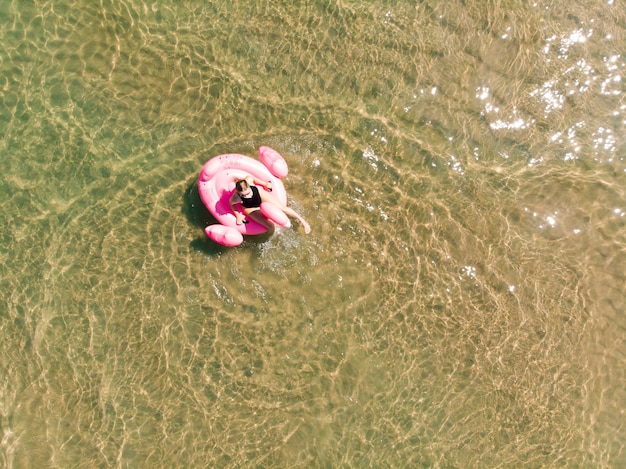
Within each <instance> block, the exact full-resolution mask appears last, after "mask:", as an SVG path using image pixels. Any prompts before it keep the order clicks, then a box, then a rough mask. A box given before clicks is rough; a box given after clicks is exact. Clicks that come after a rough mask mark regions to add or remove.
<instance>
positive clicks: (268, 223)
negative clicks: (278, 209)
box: [246, 209, 274, 234]
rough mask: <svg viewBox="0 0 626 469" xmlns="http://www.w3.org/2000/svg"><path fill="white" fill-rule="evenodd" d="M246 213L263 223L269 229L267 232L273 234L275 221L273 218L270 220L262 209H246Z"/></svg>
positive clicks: (252, 218)
mask: <svg viewBox="0 0 626 469" xmlns="http://www.w3.org/2000/svg"><path fill="white" fill-rule="evenodd" d="M246 215H247V216H248V218H250V219H251V220H254V221H255V222H257V223H259V224H260V225H263V226H264V227H265V228H266V229H267V232H268V233H269V234H272V233H273V232H274V223H273V222H272V221H271V220H268V218H267V217H266V216H265V215H263V213H261V210H259V209H256V210H252V211H250V212H248V211H246Z"/></svg>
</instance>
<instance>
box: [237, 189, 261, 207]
mask: <svg viewBox="0 0 626 469" xmlns="http://www.w3.org/2000/svg"><path fill="white" fill-rule="evenodd" d="M250 189H252V195H251V196H250V197H242V196H241V194H239V198H240V199H241V205H243V206H244V207H245V208H258V207H260V206H261V194H259V189H257V187H256V186H250Z"/></svg>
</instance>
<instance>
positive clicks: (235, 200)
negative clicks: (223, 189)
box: [228, 192, 243, 225]
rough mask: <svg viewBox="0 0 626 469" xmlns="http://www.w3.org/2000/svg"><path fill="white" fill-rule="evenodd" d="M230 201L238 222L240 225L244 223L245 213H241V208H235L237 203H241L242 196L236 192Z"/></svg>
mask: <svg viewBox="0 0 626 469" xmlns="http://www.w3.org/2000/svg"><path fill="white" fill-rule="evenodd" d="M228 203H229V204H230V209H231V210H232V211H233V213H234V214H235V218H236V219H237V222H236V223H237V224H238V225H241V224H242V223H243V215H242V214H241V212H240V211H239V210H236V209H235V206H236V205H239V204H241V197H239V194H237V192H235V193H234V194H233V195H231V196H230V200H229V201H228Z"/></svg>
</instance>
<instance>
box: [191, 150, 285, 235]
mask: <svg viewBox="0 0 626 469" xmlns="http://www.w3.org/2000/svg"><path fill="white" fill-rule="evenodd" d="M259 159H260V160H261V161H257V160H255V159H253V158H250V157H249V156H245V155H239V154H236V153H229V154H225V155H218V156H214V157H213V158H211V159H210V160H209V161H207V162H206V163H205V164H204V166H203V167H202V170H201V171H200V176H199V177H198V192H199V193H200V199H201V200H202V203H203V204H204V205H205V206H206V208H207V209H208V210H209V212H211V215H213V216H214V217H215V219H216V220H217V221H218V224H215V225H209V226H207V227H206V228H205V229H204V232H205V233H206V235H207V236H208V237H209V238H210V239H212V240H213V241H215V242H216V243H219V244H222V245H224V246H238V245H239V244H241V243H242V242H243V237H244V235H258V234H261V233H265V232H266V231H267V230H266V228H265V227H264V226H263V225H261V224H260V223H257V222H255V221H254V220H249V219H248V220H249V221H248V223H244V224H241V225H237V218H236V217H235V214H234V213H233V211H232V210H231V208H230V203H229V202H230V197H231V196H232V195H233V193H234V192H235V182H236V181H237V180H238V179H243V178H245V177H246V176H252V177H255V178H257V179H260V180H261V181H271V183H272V195H273V196H274V197H276V199H278V201H279V202H280V203H282V204H283V205H287V192H286V191H285V186H284V185H283V183H282V181H281V180H280V178H283V177H285V176H286V175H287V172H288V168H287V162H286V161H285V159H284V158H283V157H282V156H281V155H280V154H279V153H278V152H277V151H276V150H273V149H271V148H270V147H260V148H259ZM259 190H265V189H264V188H263V187H259ZM260 208H261V212H262V213H263V214H264V215H265V216H266V217H267V218H269V219H270V220H272V221H273V222H274V223H276V224H277V225H281V226H286V227H289V226H291V224H290V222H289V218H287V215H285V214H284V213H283V211H282V210H280V209H279V208H278V207H276V206H275V205H273V204H270V203H266V202H264V203H262V204H261V207H260Z"/></svg>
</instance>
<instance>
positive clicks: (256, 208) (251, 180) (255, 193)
mask: <svg viewBox="0 0 626 469" xmlns="http://www.w3.org/2000/svg"><path fill="white" fill-rule="evenodd" d="M257 185H259V186H263V187H265V190H263V191H260V190H259V188H258V187H257ZM271 191H272V182H271V181H267V182H265V181H260V180H259V179H257V178H255V177H252V176H246V177H245V178H244V179H238V180H237V182H236V183H235V192H234V193H233V195H232V196H231V197H230V208H231V209H232V211H233V212H234V213H235V217H237V224H238V225H241V224H242V223H248V222H247V221H246V220H244V216H243V215H242V214H241V212H240V211H239V210H236V208H235V206H236V205H241V208H242V209H243V213H244V214H245V215H246V216H247V217H248V218H250V219H252V220H254V221H256V222H257V223H260V224H261V225H263V226H264V227H265V228H267V231H268V233H273V232H274V223H272V221H271V220H269V219H268V218H267V217H266V216H265V215H263V213H261V208H260V207H261V202H269V203H271V204H273V205H276V206H277V207H278V208H279V209H281V210H282V211H283V212H284V213H285V214H286V215H287V216H289V217H292V218H295V219H296V220H298V221H299V222H300V224H301V225H302V227H303V228H304V232H305V233H306V234H309V233H310V232H311V225H309V224H308V223H307V221H306V220H305V219H304V218H302V217H301V216H300V215H298V214H297V213H296V211H295V210H293V209H291V208H289V207H287V206H285V205H283V204H281V203H280V202H279V201H278V200H277V199H276V197H274V196H273V195H272V194H270V192H271Z"/></svg>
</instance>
